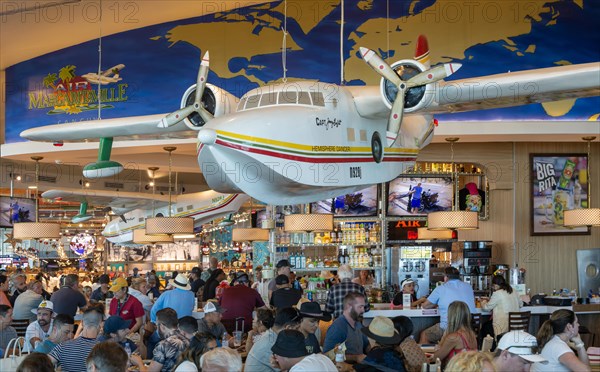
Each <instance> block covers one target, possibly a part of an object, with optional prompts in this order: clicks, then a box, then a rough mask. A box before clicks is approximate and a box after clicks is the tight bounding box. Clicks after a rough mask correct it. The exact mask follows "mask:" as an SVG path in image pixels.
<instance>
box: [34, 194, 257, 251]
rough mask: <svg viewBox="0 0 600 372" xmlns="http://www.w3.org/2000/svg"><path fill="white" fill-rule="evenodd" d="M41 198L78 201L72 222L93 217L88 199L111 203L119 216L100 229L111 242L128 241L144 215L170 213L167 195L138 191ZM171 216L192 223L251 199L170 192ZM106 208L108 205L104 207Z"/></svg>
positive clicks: (235, 208) (141, 224)
mask: <svg viewBox="0 0 600 372" xmlns="http://www.w3.org/2000/svg"><path fill="white" fill-rule="evenodd" d="M42 197H43V198H47V199H57V200H65V201H74V202H80V203H81V208H80V210H79V214H77V215H76V216H75V217H73V218H72V220H71V221H72V222H73V223H79V222H84V221H87V220H89V219H91V218H92V216H91V215H89V214H87V206H88V203H92V204H94V205H103V206H107V207H110V210H112V212H114V213H115V214H116V215H119V216H120V218H116V219H113V220H112V221H110V222H109V223H107V224H106V227H105V228H104V230H103V231H102V235H104V236H105V237H106V238H107V239H108V240H109V241H110V242H112V243H116V244H129V243H132V241H133V230H136V229H143V228H144V226H145V221H146V218H147V217H151V216H155V217H158V216H161V215H162V216H169V197H168V196H166V195H152V194H144V193H137V192H121V191H103V190H82V189H61V190H48V191H46V192H44V193H43V194H42ZM172 198H173V201H172V203H171V216H173V217H192V218H193V219H194V226H201V225H202V224H204V223H207V222H209V221H212V220H214V219H216V218H219V217H223V216H227V215H229V214H231V213H235V212H237V211H238V210H239V209H240V207H241V206H242V205H243V204H244V203H246V202H247V201H249V200H250V197H249V196H247V195H244V194H221V193H218V192H216V191H212V190H209V191H202V192H197V193H190V194H182V195H177V196H173V197H172ZM107 209H108V208H107Z"/></svg>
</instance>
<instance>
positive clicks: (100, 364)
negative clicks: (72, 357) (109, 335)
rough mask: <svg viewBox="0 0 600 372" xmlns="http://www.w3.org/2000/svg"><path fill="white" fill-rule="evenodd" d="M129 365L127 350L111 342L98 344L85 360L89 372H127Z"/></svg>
mask: <svg viewBox="0 0 600 372" xmlns="http://www.w3.org/2000/svg"><path fill="white" fill-rule="evenodd" d="M128 363H129V357H128V356H127V353H126V352H125V350H123V348H122V347H121V346H119V345H118V344H116V343H114V342H111V341H104V342H100V343H99V344H96V346H94V347H93V348H92V351H91V352H90V354H89V355H88V356H87V358H86V360H85V364H86V366H87V371H88V372H104V371H111V372H125V371H127V364H128Z"/></svg>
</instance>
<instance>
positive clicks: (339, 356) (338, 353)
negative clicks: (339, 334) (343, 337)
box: [335, 346, 346, 363]
mask: <svg viewBox="0 0 600 372" xmlns="http://www.w3.org/2000/svg"><path fill="white" fill-rule="evenodd" d="M345 360H346V354H345V353H344V350H343V349H342V347H341V346H338V347H337V348H336V349H335V362H336V363H343V362H344V361H345Z"/></svg>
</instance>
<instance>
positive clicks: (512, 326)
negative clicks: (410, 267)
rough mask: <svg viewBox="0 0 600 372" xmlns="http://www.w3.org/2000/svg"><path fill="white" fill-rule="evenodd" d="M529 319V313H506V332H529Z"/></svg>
mask: <svg viewBox="0 0 600 372" xmlns="http://www.w3.org/2000/svg"><path fill="white" fill-rule="evenodd" d="M530 319H531V311H524V312H522V313H519V312H515V313H512V312H511V313H508V331H509V332H510V331H525V332H529V320H530Z"/></svg>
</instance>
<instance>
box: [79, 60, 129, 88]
mask: <svg viewBox="0 0 600 372" xmlns="http://www.w3.org/2000/svg"><path fill="white" fill-rule="evenodd" d="M124 68H125V65H124V64H119V65H116V66H113V67H111V68H109V69H108V70H105V71H103V72H102V73H100V74H97V73H95V72H88V73H87V74H85V75H81V77H82V78H84V79H85V80H87V81H88V82H90V83H92V84H102V85H108V84H111V83H116V82H119V81H121V80H123V78H121V77H120V75H119V72H120V71H121V70H122V69H124Z"/></svg>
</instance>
